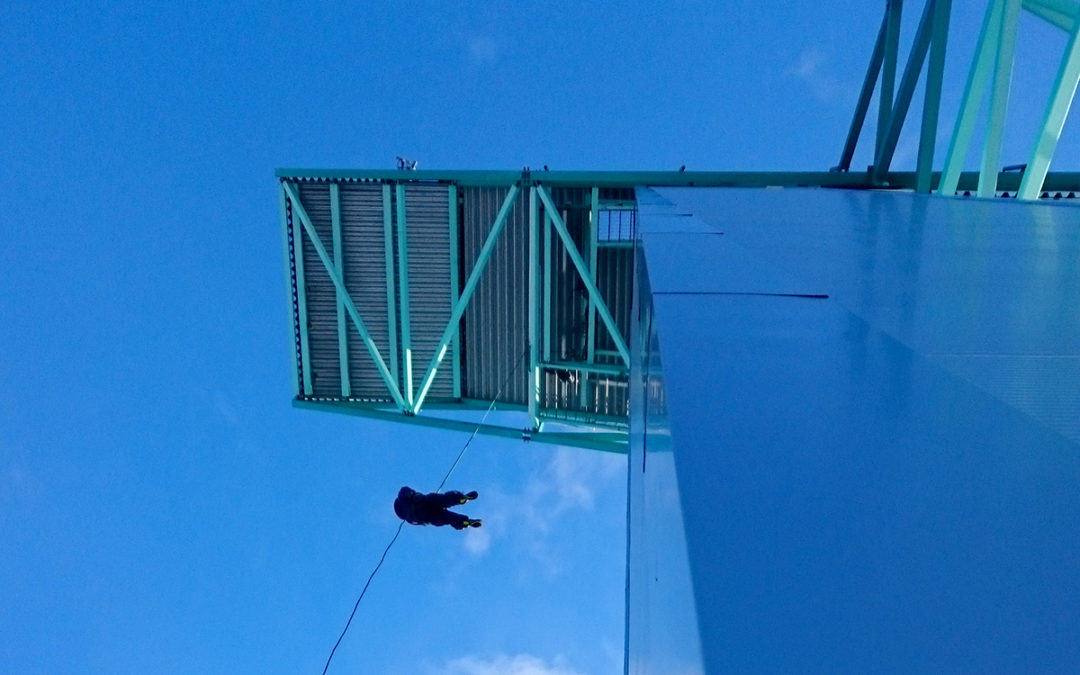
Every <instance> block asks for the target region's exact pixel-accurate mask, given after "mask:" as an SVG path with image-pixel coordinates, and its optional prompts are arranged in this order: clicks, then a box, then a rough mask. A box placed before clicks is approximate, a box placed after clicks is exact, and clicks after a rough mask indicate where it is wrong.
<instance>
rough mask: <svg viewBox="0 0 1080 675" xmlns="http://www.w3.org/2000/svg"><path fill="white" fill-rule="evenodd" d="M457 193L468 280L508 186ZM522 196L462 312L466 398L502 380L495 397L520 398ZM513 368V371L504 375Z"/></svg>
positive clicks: (524, 328) (524, 302)
mask: <svg viewBox="0 0 1080 675" xmlns="http://www.w3.org/2000/svg"><path fill="white" fill-rule="evenodd" d="M461 192H462V194H463V196H464V204H463V208H462V219H461V227H462V230H463V231H462V238H461V241H462V250H463V256H462V265H461V274H462V277H463V278H468V275H469V274H470V273H471V272H472V270H473V268H474V267H475V266H476V263H477V258H478V257H479V255H480V249H481V248H482V247H483V246H484V242H485V240H486V239H487V236H488V233H489V232H490V231H491V226H492V225H493V224H494V223H495V217H496V215H497V214H498V212H499V208H500V207H501V206H502V203H503V200H504V199H505V198H506V195H507V193H508V192H509V188H503V187H466V188H463V189H462V190H461ZM528 200H529V196H528V191H527V190H522V191H521V193H520V194H519V195H518V197H517V199H516V200H515V203H514V205H513V207H512V209H511V211H510V214H509V215H508V217H507V221H506V225H505V227H504V229H503V232H502V234H501V236H500V237H499V240H498V243H497V244H496V246H495V250H494V252H493V254H492V256H491V259H490V260H489V261H488V265H487V268H486V269H485V270H484V273H483V275H482V276H481V277H480V282H479V284H477V287H476V291H475V292H474V294H473V297H472V301H471V302H470V303H469V305H468V308H467V309H466V310H465V320H464V329H463V335H462V337H463V342H464V345H463V346H464V356H465V358H464V361H463V363H462V395H463V396H464V397H466V398H474V399H480V400H491V399H493V398H495V396H496V394H498V393H499V390H500V387H501V386H502V385H503V382H506V387H505V389H503V391H502V393H501V394H500V395H499V396H500V400H501V401H504V402H507V403H516V404H524V403H525V402H526V381H527V378H526V377H525V374H526V373H527V372H528V365H527V364H526V363H523V361H524V360H525V359H524V354H525V348H526V344H527V342H526V340H527V336H528V302H529V295H528V271H529V246H528V223H529V221H528V218H529V215H528V204H529V201H528ZM515 368H516V369H517V372H515V373H514V377H513V378H509V375H510V373H511V372H512V371H514V370H515ZM508 378H509V380H508Z"/></svg>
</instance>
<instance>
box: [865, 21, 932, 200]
mask: <svg viewBox="0 0 1080 675" xmlns="http://www.w3.org/2000/svg"><path fill="white" fill-rule="evenodd" d="M933 22H934V2H933V0H927V3H926V7H925V8H924V9H923V13H922V17H921V18H920V19H919V27H918V29H917V30H916V31H915V40H914V41H913V42H912V45H911V53H910V54H908V61H907V65H906V66H905V67H904V76H903V77H902V78H901V80H900V88H899V89H897V92H896V102H895V104H894V105H893V109H892V114H891V115H890V116H889V126H888V129H887V130H886V131H885V135H884V137H883V138H882V141H881V146H880V147H879V148H878V153H877V155H876V156H875V157H874V173H873V177H874V181H875V182H881V181H883V180H884V179H885V174H886V173H887V172H888V170H889V165H890V164H892V158H893V153H895V152H896V143H897V141H899V140H900V131H901V129H903V128H904V120H905V118H906V117H907V113H908V108H909V107H910V106H911V97H912V95H913V94H914V93H915V85H916V84H918V82H919V74H920V73H921V72H922V66H923V63H924V62H925V61H926V52H927V50H928V49H929V47H930V32H931V30H930V29H931V25H932V24H933Z"/></svg>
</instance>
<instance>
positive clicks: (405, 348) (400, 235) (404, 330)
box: [395, 183, 413, 409]
mask: <svg viewBox="0 0 1080 675" xmlns="http://www.w3.org/2000/svg"><path fill="white" fill-rule="evenodd" d="M395 197H396V205H397V245H398V255H397V260H398V292H399V293H401V299H400V300H399V302H398V308H399V309H400V310H401V354H402V356H403V357H404V359H405V363H404V367H405V402H406V403H407V404H408V405H409V408H410V409H411V408H412V404H413V376H412V326H411V323H410V312H409V235H408V231H407V230H408V225H407V223H408V221H407V220H406V219H405V186H404V185H403V184H401V183H398V184H397V186H396V195H395Z"/></svg>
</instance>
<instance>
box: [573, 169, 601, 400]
mask: <svg viewBox="0 0 1080 675" xmlns="http://www.w3.org/2000/svg"><path fill="white" fill-rule="evenodd" d="M599 219H600V188H598V187H595V186H593V189H592V190H591V191H590V193H589V222H588V224H587V225H586V228H587V229H586V231H585V236H584V237H582V243H583V244H585V245H587V246H588V247H589V279H590V280H591V281H592V282H593V285H596V258H597V255H596V253H597V251H596V240H597V238H598V236H597V235H598V231H599V229H600V221H599ZM585 326H586V327H585V362H586V363H592V362H594V361H595V360H596V304H595V303H594V302H593V296H592V293H590V294H589V306H588V310H587V313H586V314H585ZM578 397H579V398H578V402H579V403H580V404H581V407H582V408H584V407H586V406H587V405H588V402H589V375H588V373H584V374H583V377H582V378H581V381H580V382H579V383H578Z"/></svg>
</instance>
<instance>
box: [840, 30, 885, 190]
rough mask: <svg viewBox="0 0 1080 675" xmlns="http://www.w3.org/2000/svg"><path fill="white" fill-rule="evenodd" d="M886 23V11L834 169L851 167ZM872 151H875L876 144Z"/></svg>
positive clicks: (874, 81) (878, 68)
mask: <svg viewBox="0 0 1080 675" xmlns="http://www.w3.org/2000/svg"><path fill="white" fill-rule="evenodd" d="M888 25H889V14H888V11H886V13H885V16H884V17H883V18H882V20H881V28H880V29H878V35H877V40H876V41H875V42H874V51H873V52H872V53H871V54H870V65H868V66H867V67H866V77H864V78H863V84H862V89H861V90H860V91H859V101H858V103H856V104H855V114H854V115H853V116H852V118H851V126H850V127H848V134H847V139H846V140H845V141H844V150H843V151H842V152H841V153H840V163H839V164H837V165H836V169H835V170H836V171H847V170H848V169H850V168H851V158H852V157H853V156H854V155H855V146H856V145H857V144H858V142H859V134H861V133H862V128H863V124H865V123H866V112H867V111H868V110H869V109H870V98H871V97H872V96H873V94H874V86H875V85H876V84H877V80H878V75H879V74H880V73H881V62H882V60H883V55H884V53H885V31H886V28H887V27H888ZM874 152H875V154H876V153H877V147H876V146H875V148H874Z"/></svg>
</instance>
